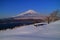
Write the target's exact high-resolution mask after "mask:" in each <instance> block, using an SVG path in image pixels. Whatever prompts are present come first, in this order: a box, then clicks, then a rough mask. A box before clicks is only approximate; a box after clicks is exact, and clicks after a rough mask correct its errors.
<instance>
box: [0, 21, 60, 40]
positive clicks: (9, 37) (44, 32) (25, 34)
mask: <svg viewBox="0 0 60 40" xmlns="http://www.w3.org/2000/svg"><path fill="white" fill-rule="evenodd" d="M0 40H60V20H59V21H56V22H52V23H50V24H47V25H44V26H39V27H37V28H36V27H35V26H34V25H28V26H23V27H19V28H15V29H12V30H10V29H7V30H6V31H0Z"/></svg>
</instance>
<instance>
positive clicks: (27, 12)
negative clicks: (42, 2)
mask: <svg viewBox="0 0 60 40" xmlns="http://www.w3.org/2000/svg"><path fill="white" fill-rule="evenodd" d="M25 14H37V12H36V11H34V10H28V11H26V12H23V13H21V14H19V15H18V16H20V15H25Z"/></svg>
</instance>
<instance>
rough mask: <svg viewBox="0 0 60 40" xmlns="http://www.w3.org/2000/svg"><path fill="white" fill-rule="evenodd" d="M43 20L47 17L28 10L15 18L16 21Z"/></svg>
mask: <svg viewBox="0 0 60 40" xmlns="http://www.w3.org/2000/svg"><path fill="white" fill-rule="evenodd" d="M43 18H45V17H44V16H42V15H41V14H39V13H38V12H36V11H34V10H28V11H26V12H23V13H20V14H19V15H17V16H15V17H14V19H43Z"/></svg>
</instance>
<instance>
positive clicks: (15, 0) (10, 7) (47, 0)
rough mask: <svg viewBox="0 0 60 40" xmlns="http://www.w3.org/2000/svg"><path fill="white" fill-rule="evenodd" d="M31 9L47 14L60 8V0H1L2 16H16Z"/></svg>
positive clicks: (0, 13)
mask: <svg viewBox="0 0 60 40" xmlns="http://www.w3.org/2000/svg"><path fill="white" fill-rule="evenodd" d="M30 9H32V10H36V11H37V12H40V13H42V14H44V15H47V14H49V13H51V12H52V11H54V10H56V9H60V0H0V18H6V17H11V16H15V15H18V14H20V13H21V12H24V11H27V10H30Z"/></svg>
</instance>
